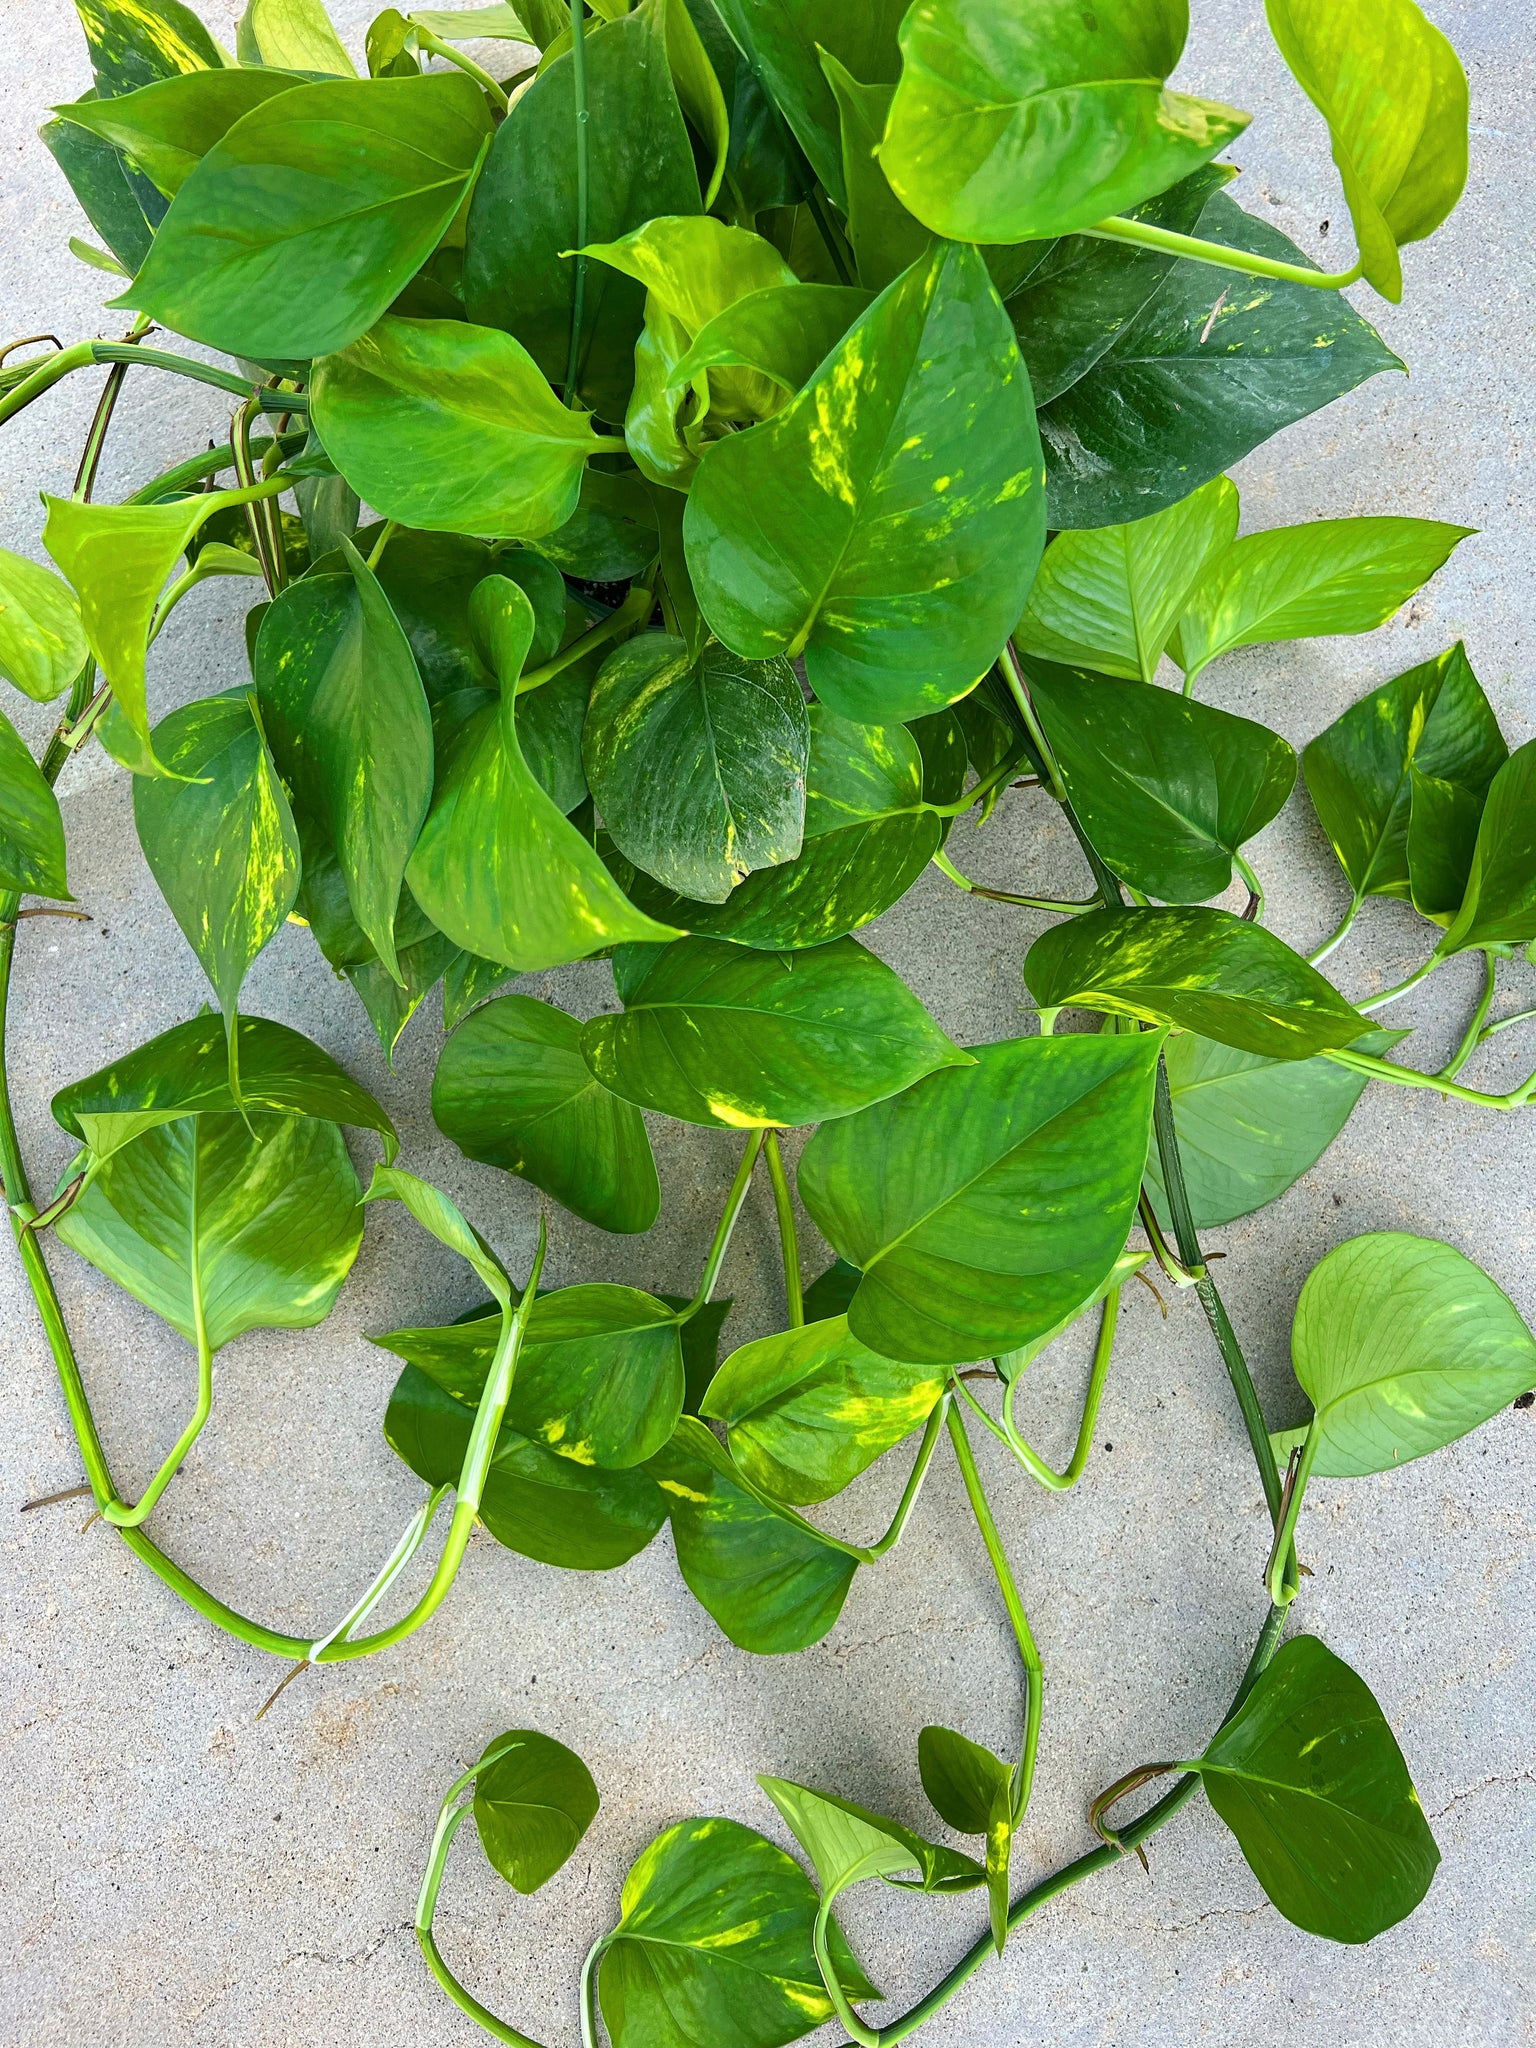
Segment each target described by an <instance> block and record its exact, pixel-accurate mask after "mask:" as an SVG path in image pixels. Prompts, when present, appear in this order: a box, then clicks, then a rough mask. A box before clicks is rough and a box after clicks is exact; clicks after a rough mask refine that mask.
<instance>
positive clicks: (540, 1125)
mask: <svg viewBox="0 0 1536 2048" xmlns="http://www.w3.org/2000/svg"><path fill="white" fill-rule="evenodd" d="M581 1030H582V1027H581V1025H580V1024H579V1023H578V1021H577V1020H576V1018H574V1017H568V1016H567V1015H566V1014H565V1012H564V1011H563V1010H557V1009H555V1008H554V1006H553V1005H552V1004H549V1003H541V1002H537V1001H535V999H534V998H533V997H532V996H515V995H514V996H502V997H500V998H499V999H498V1000H497V1001H496V1002H494V1003H487V1004H486V1005H485V1006H484V1008H483V1009H479V1010H475V1011H473V1012H471V1014H470V1015H469V1016H468V1017H466V1018H465V1020H464V1022H463V1023H462V1024H460V1025H459V1027H458V1029H457V1030H456V1031H455V1032H454V1034H453V1036H452V1037H451V1038H450V1039H449V1040H448V1043H447V1044H446V1045H445V1046H444V1047H443V1050H442V1054H441V1057H440V1058H439V1060H438V1063H437V1072H436V1074H435V1075H434V1076H433V1080H432V1115H433V1118H434V1120H435V1121H436V1123H437V1127H438V1129H439V1130H440V1131H441V1132H442V1133H443V1135H444V1136H445V1137H447V1138H451V1139H452V1141H453V1142H454V1144H455V1145H457V1146H458V1148H459V1150H460V1151H461V1152H463V1153H465V1154H466V1155H467V1156H468V1157H469V1158H471V1159H483V1160H485V1161H486V1163H487V1164H488V1165H491V1166H500V1167H503V1168H505V1170H506V1171H507V1172H508V1173H516V1174H519V1175H521V1177H522V1178H523V1179H524V1180H530V1181H532V1182H533V1184H534V1186H535V1187H540V1188H542V1189H543V1190H544V1192H545V1193H546V1194H548V1195H553V1196H554V1198H555V1200H556V1201H557V1202H563V1203H564V1205H565V1207H566V1208H567V1209H573V1210H574V1211H575V1212H576V1214H577V1215H578V1216H584V1217H585V1218H586V1219H587V1221H588V1222H589V1223H597V1224H600V1225H601V1226H602V1228H603V1229H604V1230H622V1231H636V1230H649V1229H650V1227H651V1225H652V1224H653V1223H654V1222H655V1221H656V1213H657V1210H658V1209H659V1208H660V1206H661V1187H660V1184H659V1183H658V1181H657V1178H656V1162H655V1160H654V1159H653V1158H652V1156H651V1142H650V1139H649V1137H648V1136H647V1135H646V1129H645V1121H644V1119H643V1118H642V1116H641V1114H640V1112H639V1110H638V1109H636V1108H635V1107H634V1105H633V1104H632V1103H628V1102H623V1101H621V1100H620V1099H619V1097H618V1096H616V1095H610V1094H609V1093H608V1091H607V1089H606V1088H604V1087H602V1086H601V1085H600V1084H599V1083H598V1082H597V1081H595V1080H594V1079H593V1078H592V1073H591V1070H590V1069H589V1068H588V1066H587V1063H586V1061H585V1060H584V1059H583V1058H582V1057H581Z"/></svg>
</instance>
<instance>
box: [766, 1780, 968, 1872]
mask: <svg viewBox="0 0 1536 2048" xmlns="http://www.w3.org/2000/svg"><path fill="white" fill-rule="evenodd" d="M757 1782H758V1784H759V1785H761V1786H762V1788H763V1790H764V1791H765V1792H766V1793H767V1794H768V1797H769V1798H770V1799H771V1800H772V1801H773V1803H774V1805H775V1806H776V1807H777V1808H778V1809H779V1812H780V1814H781V1815H782V1816H783V1819H784V1824H785V1826H786V1827H787V1828H788V1829H789V1831H790V1833H791V1834H792V1835H793V1836H794V1838H795V1840H796V1841H797V1842H798V1843H799V1844H800V1846H801V1848H802V1849H803V1850H804V1851H805V1853H806V1855H807V1856H809V1857H810V1859H811V1862H812V1863H813V1864H814V1865H815V1868H816V1876H817V1878H818V1880H819V1881H820V1884H821V1894H822V1899H823V1901H824V1902H825V1901H826V1900H827V1899H828V1898H830V1897H833V1896H835V1895H836V1894H837V1893H838V1892H841V1891H845V1890H846V1889H847V1888H848V1886H849V1885H853V1884H858V1883H860V1882H861V1881H862V1880H863V1879H865V1878H869V1877H883V1878H889V1879H891V1880H892V1881H894V1882H900V1883H905V1884H908V1885H912V1886H914V1888H916V1889H920V1890H922V1891H925V1892H927V1891H934V1892H939V1891H943V1892H953V1891H969V1890H971V1888H972V1887H973V1886H975V1885H978V1884H980V1882H981V1877H982V1872H981V1866H980V1864H979V1863H977V1862H976V1860H975V1859H974V1857H970V1856H964V1855H962V1854H961V1853H960V1851H959V1850H958V1849H946V1848H942V1847H941V1846H940V1845H939V1844H938V1843H937V1842H929V1841H925V1840H924V1839H923V1837H922V1836H921V1835H918V1834H914V1833H913V1831H912V1829H911V1828H907V1827H903V1826H902V1824H901V1822H900V1821H896V1820H891V1819H889V1818H888V1817H887V1816H886V1815H885V1814H883V1813H872V1812H871V1811H870V1809H869V1808H868V1807H867V1806H859V1805H856V1804H855V1802H854V1801H853V1800H851V1799H839V1798H838V1797H837V1796H836V1794H835V1793H831V1792H813V1791H812V1790H811V1788H810V1786H809V1785H797V1784H795V1783H794V1781H793V1780H792V1779H789V1778H759V1779H758V1781H757ZM908 1873H910V1875H908Z"/></svg>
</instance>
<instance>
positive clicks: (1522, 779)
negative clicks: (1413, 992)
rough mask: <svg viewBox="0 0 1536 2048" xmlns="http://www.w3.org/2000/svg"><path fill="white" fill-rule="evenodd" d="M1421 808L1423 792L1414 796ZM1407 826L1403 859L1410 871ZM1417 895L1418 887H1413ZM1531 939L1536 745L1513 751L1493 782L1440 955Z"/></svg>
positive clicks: (1535, 910) (1534, 926) (1535, 930)
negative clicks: (1458, 903) (1461, 894)
mask: <svg viewBox="0 0 1536 2048" xmlns="http://www.w3.org/2000/svg"><path fill="white" fill-rule="evenodd" d="M1414 802H1415V805H1416V806H1418V805H1422V802H1423V791H1422V788H1420V789H1418V790H1416V791H1415V796H1414ZM1413 856H1414V836H1413V828H1412V826H1411V825H1410V828H1409V838H1408V857H1409V865H1410V869H1411V868H1412V865H1413ZM1415 887H1416V891H1417V887H1418V883H1417V881H1416V884H1415ZM1533 938H1536V740H1527V741H1526V743H1525V745H1524V746H1523V747H1517V748H1516V750H1515V751H1514V753H1512V754H1511V755H1510V757H1509V759H1508V760H1507V761H1506V762H1505V763H1504V765H1503V767H1502V768H1501V769H1500V770H1499V772H1498V774H1497V775H1496V776H1495V777H1494V778H1493V781H1492V783H1491V784H1490V786H1489V789H1488V798H1487V802H1486V804H1485V806H1484V809H1483V814H1482V820H1481V822H1480V824H1479V825H1478V828H1477V844H1476V846H1475V848H1474V849H1473V853H1472V860H1471V865H1470V869H1469V871H1468V874H1467V891H1466V895H1465V897H1464V898H1463V900H1462V905H1461V908H1460V910H1459V911H1458V912H1457V913H1456V916H1455V917H1454V919H1453V920H1452V921H1451V926H1450V929H1449V930H1448V931H1447V932H1446V935H1445V937H1444V938H1443V939H1442V940H1441V941H1440V946H1439V950H1440V951H1441V952H1442V953H1459V952H1464V951H1466V950H1467V948H1469V947H1472V946H1492V945H1517V946H1518V945H1524V944H1525V943H1526V942H1527V941H1528V940H1530V939H1533Z"/></svg>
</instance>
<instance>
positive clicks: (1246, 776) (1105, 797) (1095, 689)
mask: <svg viewBox="0 0 1536 2048" xmlns="http://www.w3.org/2000/svg"><path fill="white" fill-rule="evenodd" d="M1068 538H1075V536H1068ZM1029 677H1030V689H1031V694H1032V695H1033V697H1034V699H1035V703H1036V706H1037V708H1038V710H1039V712H1040V716H1041V719H1042V720H1043V722H1044V725H1045V730H1046V734H1047V736H1048V738H1049V739H1050V742H1051V748H1052V751H1053V753H1054V754H1055V756H1056V761H1057V765H1058V766H1059V767H1060V769H1061V774H1062V779H1063V781H1064V782H1065V784H1066V788H1067V794H1068V796H1069V797H1070V798H1071V801H1072V807H1073V809H1074V810H1075V811H1076V812H1077V815H1078V817H1079V818H1080V819H1081V821H1082V825H1083V829H1084V830H1085V831H1086V832H1087V834H1088V837H1089V838H1090V839H1091V840H1092V841H1093V843H1094V845H1095V847H1096V848H1097V849H1098V851H1099V853H1100V854H1101V855H1102V856H1103V859H1104V861H1105V863H1106V865H1107V866H1109V867H1111V868H1113V869H1114V871H1115V873H1116V874H1117V875H1119V876H1120V878H1121V880H1122V881H1125V882H1129V883H1130V884H1131V885H1132V887H1134V888H1137V889H1141V890H1143V891H1145V892H1146V893H1147V894H1149V895H1152V896H1158V897H1161V898H1162V900H1163V901H1164V902H1167V903H1199V902H1203V901H1204V900H1205V899H1206V898H1207V897H1210V896H1219V895H1220V894H1221V892H1222V890H1223V889H1225V888H1227V887H1228V885H1229V884H1230V883H1231V880H1232V858H1233V855H1234V854H1235V853H1236V852H1237V850H1238V848H1239V847H1240V846H1242V845H1243V844H1244V842H1245V841H1247V840H1249V839H1251V838H1252V837H1253V835H1254V834H1255V833H1256V832H1261V831H1262V830H1263V829H1264V827H1265V826H1266V825H1267V824H1269V823H1270V821H1271V820H1272V819H1273V818H1276V817H1278V815H1279V813H1280V808H1281V806H1282V805H1283V804H1284V802H1285V800H1286V798H1287V797H1288V796H1289V795H1290V793H1291V789H1292V787H1293V785H1294V784H1295V781H1296V756H1295V755H1294V754H1293V753H1292V751H1291V749H1290V747H1289V746H1288V745H1287V744H1286V742H1285V741H1284V740H1283V739H1281V737H1280V736H1279V734H1278V733H1273V732H1271V731H1270V730H1269V729H1268V727H1267V726H1262V725H1256V724H1255V723H1254V721H1253V720H1252V719H1249V718H1234V717H1233V715H1232V714H1231V712H1229V711H1218V710H1216V709H1215V708H1214V707H1213V706H1210V705H1206V704H1195V703H1192V702H1191V701H1190V700H1189V699H1188V698H1186V697H1178V696H1175V695H1174V694H1173V692H1172V691H1170V690H1161V689H1159V688H1158V687H1157V686H1156V684H1148V683H1116V682H1106V681H1105V680H1104V679H1103V678H1102V677H1099V676H1092V675H1083V674H1080V673H1078V672H1077V671H1076V670H1073V669H1063V668H1057V667H1055V666H1054V664H1052V663H1049V662H1031V663H1030V664H1029Z"/></svg>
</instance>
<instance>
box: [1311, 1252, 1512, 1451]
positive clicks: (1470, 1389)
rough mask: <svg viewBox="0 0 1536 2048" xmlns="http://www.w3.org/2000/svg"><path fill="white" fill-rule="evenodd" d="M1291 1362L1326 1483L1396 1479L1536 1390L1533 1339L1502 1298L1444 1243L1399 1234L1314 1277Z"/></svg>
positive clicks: (1335, 1257)
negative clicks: (1374, 1476)
mask: <svg viewBox="0 0 1536 2048" xmlns="http://www.w3.org/2000/svg"><path fill="white" fill-rule="evenodd" d="M1291 1358H1292V1361H1293V1363H1294V1365H1295V1368H1296V1377H1297V1379H1298V1380H1299V1381H1300V1382H1301V1385H1302V1388H1303V1389H1304V1391H1305V1392H1306V1394H1307V1395H1308V1396H1309V1398H1310V1399H1311V1402H1312V1407H1313V1411H1314V1414H1313V1422H1312V1431H1311V1433H1312V1434H1313V1435H1314V1436H1315V1437H1316V1439H1317V1444H1316V1450H1315V1453H1314V1456H1315V1462H1314V1464H1313V1466H1312V1470H1313V1471H1314V1472H1316V1473H1318V1474H1320V1475H1323V1476H1326V1477H1348V1478H1353V1477H1354V1476H1356V1475H1357V1474H1360V1473H1366V1472H1391V1471H1395V1470H1396V1468H1397V1467H1398V1466H1399V1465H1402V1464H1406V1463H1407V1462H1408V1460H1409V1459H1410V1458H1423V1457H1426V1456H1427V1455H1428V1454H1429V1453H1430V1452H1431V1451H1438V1450H1440V1449H1441V1448H1442V1447H1443V1446H1444V1445H1446V1444H1451V1443H1455V1441H1456V1439H1457V1438H1458V1437H1462V1436H1465V1435H1466V1434H1467V1433H1468V1431H1469V1430H1473V1429H1476V1428H1477V1426H1478V1424H1479V1423H1482V1422H1486V1421H1487V1420H1488V1418H1489V1417H1490V1416H1491V1415H1497V1414H1498V1412H1499V1410H1500V1409H1501V1408H1507V1407H1508V1406H1509V1404H1510V1402H1511V1401H1513V1400H1514V1399H1515V1397H1516V1395H1517V1394H1523V1393H1525V1392H1526V1391H1527V1390H1528V1389H1529V1388H1531V1387H1533V1386H1536V1338H1532V1336H1531V1333H1530V1331H1529V1330H1528V1329H1527V1328H1526V1326H1525V1324H1524V1323H1523V1322H1522V1321H1521V1319H1520V1315H1519V1312H1518V1311H1517V1310H1516V1308H1515V1305H1514V1303H1513V1302H1512V1301H1511V1300H1510V1299H1509V1297H1508V1295H1506V1294H1505V1293H1504V1292H1503V1291H1502V1289H1500V1288H1498V1287H1496V1286H1495V1285H1494V1283H1493V1281H1492V1280H1490V1279H1489V1277H1488V1275H1487V1274H1486V1273H1485V1272H1484V1271H1483V1270H1482V1268H1481V1267H1480V1266H1477V1265H1474V1264H1473V1262H1472V1260H1471V1259H1469V1258H1467V1257H1465V1256H1464V1255H1463V1254H1462V1253H1461V1252H1459V1251H1456V1250H1455V1249H1454V1248H1453V1247H1452V1246H1451V1245H1448V1244H1440V1243H1437V1242H1436V1240H1435V1239H1434V1238H1429V1237H1409V1236H1406V1235H1405V1234H1404V1233H1403V1232H1401V1231H1395V1230H1383V1231H1373V1232H1372V1233H1370V1234H1369V1235H1368V1236H1365V1237H1352V1238H1350V1240H1349V1241H1348V1243H1347V1244H1341V1245H1339V1246H1338V1247H1337V1249H1336V1250H1334V1251H1331V1252H1330V1253H1329V1254H1328V1256H1327V1257H1326V1258H1325V1259H1322V1260H1321V1261H1319V1263H1318V1264H1317V1265H1315V1266H1314V1267H1313V1268H1312V1271H1311V1272H1310V1273H1309V1274H1308V1275H1307V1281H1306V1285H1305V1286H1304V1287H1303V1288H1302V1290H1301V1299H1300V1300H1299V1301H1298V1302H1297V1304H1296V1320H1295V1323H1294V1324H1293V1326H1292V1329H1291Z"/></svg>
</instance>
